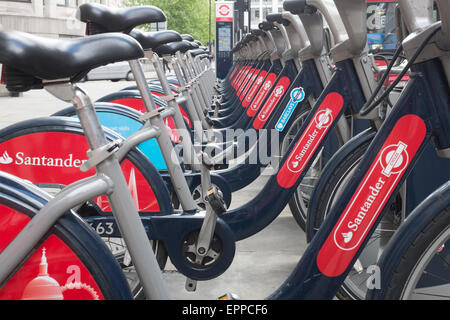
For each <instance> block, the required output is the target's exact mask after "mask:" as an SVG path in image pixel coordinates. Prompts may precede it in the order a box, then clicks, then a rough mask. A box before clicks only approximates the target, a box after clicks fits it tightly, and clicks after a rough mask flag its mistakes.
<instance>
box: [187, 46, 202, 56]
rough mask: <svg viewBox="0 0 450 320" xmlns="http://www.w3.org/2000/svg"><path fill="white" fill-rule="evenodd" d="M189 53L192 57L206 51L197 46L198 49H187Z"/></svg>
mask: <svg viewBox="0 0 450 320" xmlns="http://www.w3.org/2000/svg"><path fill="white" fill-rule="evenodd" d="M189 53H190V54H191V55H192V56H193V57H196V56H198V55H201V54H205V53H206V51H205V50H203V49H200V48H199V49H194V50H191V51H189Z"/></svg>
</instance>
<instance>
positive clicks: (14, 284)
mask: <svg viewBox="0 0 450 320" xmlns="http://www.w3.org/2000/svg"><path fill="white" fill-rule="evenodd" d="M49 197H50V196H49V195H48V194H44V193H43V191H41V190H39V189H38V188H36V187H35V186H33V185H31V184H28V183H25V182H23V181H22V180H20V179H18V178H16V177H13V176H11V175H8V174H5V173H0V235H1V236H0V252H1V251H3V249H4V248H5V247H6V246H7V245H8V244H9V243H10V242H11V241H12V239H14V237H15V236H16V235H17V234H18V233H19V232H20V230H22V229H23V227H24V226H25V225H27V223H28V222H29V221H30V220H31V219H32V217H33V216H34V215H36V214H37V213H38V212H39V209H40V208H42V207H43V205H44V204H45V203H46V201H47V200H48V199H49ZM131 298H132V296H131V292H130V289H129V286H128V283H127V281H126V279H125V277H124V276H123V273H122V271H121V269H120V266H119V264H118V263H117V262H116V260H115V259H114V257H113V256H112V254H111V252H110V251H109V249H108V248H107V247H106V245H105V244H104V243H103V241H102V240H101V239H100V237H98V235H97V234H95V233H94V232H92V230H90V228H89V226H88V225H86V223H84V221H83V220H82V219H80V218H77V217H76V215H75V214H73V213H72V212H67V213H66V214H64V215H63V216H62V217H61V218H60V219H59V220H58V221H57V223H56V224H55V225H54V226H53V227H52V228H51V229H50V230H49V231H48V233H47V234H46V235H45V236H44V237H43V238H42V240H41V241H40V242H39V243H38V244H37V245H36V246H35V247H34V248H33V250H32V251H31V252H29V253H28V255H27V256H26V258H25V259H24V261H22V263H20V264H19V266H18V267H17V268H16V269H15V270H14V273H13V274H11V275H10V276H9V277H8V278H7V280H6V281H5V282H4V283H2V286H1V289H0V299H7V300H21V299H25V300H54V299H58V300H78V299H81V300H102V299H131Z"/></svg>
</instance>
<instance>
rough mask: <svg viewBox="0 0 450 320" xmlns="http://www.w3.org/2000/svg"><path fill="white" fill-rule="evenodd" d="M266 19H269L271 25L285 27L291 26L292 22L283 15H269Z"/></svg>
mask: <svg viewBox="0 0 450 320" xmlns="http://www.w3.org/2000/svg"><path fill="white" fill-rule="evenodd" d="M266 19H267V21H269V22H271V23H274V22H277V23H279V24H282V25H284V26H288V25H290V24H291V22H290V21H289V20H287V19H284V18H283V15H282V14H281V13H269V14H268V15H267V16H266Z"/></svg>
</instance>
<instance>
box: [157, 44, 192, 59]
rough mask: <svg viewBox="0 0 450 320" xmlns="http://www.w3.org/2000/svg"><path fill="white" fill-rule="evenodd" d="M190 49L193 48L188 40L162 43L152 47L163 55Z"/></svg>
mask: <svg viewBox="0 0 450 320" xmlns="http://www.w3.org/2000/svg"><path fill="white" fill-rule="evenodd" d="M191 49H193V48H192V46H191V44H190V43H189V42H188V41H185V40H183V41H177V42H170V43H166V44H163V45H161V46H159V47H156V48H155V49H153V51H154V52H155V53H156V54H157V55H159V56H165V55H174V54H175V53H177V52H178V51H180V52H183V53H184V52H186V51H188V50H191Z"/></svg>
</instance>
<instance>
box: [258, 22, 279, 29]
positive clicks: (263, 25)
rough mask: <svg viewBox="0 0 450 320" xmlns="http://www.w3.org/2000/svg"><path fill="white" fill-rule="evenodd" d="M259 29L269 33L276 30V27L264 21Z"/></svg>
mask: <svg viewBox="0 0 450 320" xmlns="http://www.w3.org/2000/svg"><path fill="white" fill-rule="evenodd" d="M258 28H259V29H261V30H263V31H269V30H273V29H275V27H274V25H273V24H272V23H270V22H269V21H263V22H261V23H260V24H259V25H258Z"/></svg>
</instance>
